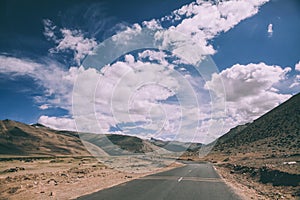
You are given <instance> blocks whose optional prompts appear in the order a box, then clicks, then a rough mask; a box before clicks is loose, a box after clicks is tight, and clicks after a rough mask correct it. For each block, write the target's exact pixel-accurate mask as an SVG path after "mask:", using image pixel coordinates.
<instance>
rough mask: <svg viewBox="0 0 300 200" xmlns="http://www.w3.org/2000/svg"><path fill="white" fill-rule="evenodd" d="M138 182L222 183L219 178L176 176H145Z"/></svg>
mask: <svg viewBox="0 0 300 200" xmlns="http://www.w3.org/2000/svg"><path fill="white" fill-rule="evenodd" d="M139 179H140V180H176V181H178V182H180V181H196V182H223V181H222V179H220V178H201V177H188V176H186V177H184V178H183V177H180V178H179V179H178V176H177V177H176V176H146V177H142V178H139Z"/></svg>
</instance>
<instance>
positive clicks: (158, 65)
mask: <svg viewBox="0 0 300 200" xmlns="http://www.w3.org/2000/svg"><path fill="white" fill-rule="evenodd" d="M266 2H267V0H251V1H243V0H230V1H221V2H219V3H213V2H209V1H202V0H198V1H196V2H193V3H191V4H188V5H185V6H183V7H181V8H180V9H178V10H175V11H174V12H173V13H172V14H171V15H169V16H166V17H164V18H162V19H160V20H156V19H153V20H150V21H145V22H143V23H142V24H141V25H139V24H134V25H132V26H130V27H127V28H126V29H125V30H123V31H120V32H119V33H117V34H116V35H114V36H112V41H113V42H115V43H116V44H120V45H123V46H124V45H126V43H127V42H128V41H130V40H132V38H134V37H135V36H136V35H138V34H141V33H142V31H143V29H148V30H151V31H153V35H154V36H155V39H156V42H157V41H161V44H162V45H161V48H162V49H169V50H171V53H173V54H175V55H176V56H178V57H180V58H185V60H186V61H188V62H187V63H191V64H195V63H197V62H198V61H199V60H201V58H202V56H203V55H212V54H214V53H215V52H216V50H215V49H214V47H213V46H212V45H211V44H210V42H209V41H210V40H211V39H213V38H214V37H216V36H217V35H218V34H220V33H221V32H226V31H228V30H230V29H231V28H233V27H234V26H236V25H237V24H238V23H239V22H241V21H242V20H244V19H246V18H249V17H251V16H253V15H255V14H256V13H258V11H259V7H260V6H261V5H263V4H264V3H266ZM166 21H168V23H165V22H166ZM166 24H168V25H166ZM44 35H45V37H46V38H47V39H48V40H49V41H53V42H54V43H55V45H56V46H55V47H54V48H52V49H50V52H52V53H60V52H69V51H70V52H73V53H74V60H75V61H76V63H77V64H80V62H81V60H82V59H83V58H84V57H85V56H86V55H91V54H93V51H92V50H93V49H94V48H95V47H96V45H97V44H98V43H97V42H96V40H95V39H94V38H87V37H85V35H84V33H83V32H82V31H80V30H75V29H72V30H70V29H66V28H58V27H57V26H55V25H54V24H53V22H52V21H51V20H48V19H46V20H44ZM137 42H139V41H137ZM167 58H168V55H166V54H165V52H163V51H153V50H145V51H143V52H140V53H138V56H137V57H134V56H133V55H126V56H125V59H124V60H125V61H122V62H121V61H118V62H116V63H114V64H111V65H108V66H105V67H103V68H102V69H101V70H100V71H98V70H96V69H93V68H88V69H84V68H83V67H71V68H70V69H68V70H64V67H62V66H60V64H59V63H55V62H53V61H47V62H41V63H40V62H35V61H32V60H27V59H21V58H13V57H5V56H1V57H0V61H1V62H0V63H2V65H0V66H4V67H0V72H1V73H10V74H15V75H28V76H30V77H32V78H33V79H35V80H37V82H38V83H39V84H41V86H43V87H44V88H45V97H39V98H36V101H37V102H38V103H39V104H40V105H41V106H40V109H47V108H48V107H52V106H57V107H61V108H64V109H67V110H68V111H69V112H70V114H71V113H72V111H74V112H75V113H72V114H74V116H73V117H74V118H68V117H65V116H64V117H49V116H41V117H40V119H39V123H42V124H45V125H47V126H50V127H52V128H57V129H67V130H75V129H76V126H75V122H74V121H75V119H76V122H79V124H77V126H78V125H79V131H87V132H102V133H108V132H109V130H110V128H111V127H115V126H116V125H117V126H118V127H122V128H123V130H124V131H123V132H119V133H126V134H137V132H138V133H139V134H137V135H138V136H141V137H152V136H157V137H158V138H162V139H167V138H169V139H178V140H184V141H191V140H194V141H201V142H210V141H211V140H213V139H215V138H216V137H217V136H220V134H222V133H224V131H222V130H221V127H222V126H220V124H222V121H224V120H223V118H224V115H223V114H222V112H218V113H215V114H213V118H212V113H211V112H212V111H211V109H215V108H211V107H212V105H211V104H210V102H208V101H205V102H200V101H199V99H201V98H199V97H202V96H205V95H203V94H201V95H200V94H195V91H196V93H201V90H199V89H196V90H195V87H204V83H203V84H202V85H201V84H199V83H200V81H198V80H197V77H195V76H194V75H192V74H189V73H188V70H186V69H185V68H182V67H181V72H182V73H178V72H177V71H176V70H174V65H173V64H171V63H169V61H168V59H167ZM1 59H2V60H1ZM142 60H143V61H142ZM145 60H147V61H145ZM153 62H154V63H153ZM3 63H4V64H3ZM184 63H186V62H184V61H183V60H182V61H181V62H179V64H184ZM48 65H51V66H50V67H46V66H48ZM50 69H51V71H50ZM288 70H289V69H281V68H280V67H279V66H267V65H266V64H263V63H260V64H249V65H247V66H242V65H235V66H233V67H232V68H230V69H227V70H224V71H223V72H221V73H219V74H215V75H214V76H213V77H212V80H210V81H209V82H208V83H207V84H206V85H205V87H206V89H209V90H210V91H212V92H214V93H215V94H216V95H220V94H222V92H221V90H222V87H221V86H222V85H220V84H221V82H220V79H221V78H222V79H223V81H224V84H225V89H226V92H227V96H226V97H224V98H226V103H227V105H228V110H227V111H228V113H229V117H228V118H226V119H225V122H226V127H225V129H228V128H232V127H233V126H234V125H237V124H239V123H243V122H248V121H250V120H253V119H254V118H255V117H257V116H259V115H260V114H262V113H264V112H266V111H268V110H269V109H271V108H273V107H274V106H276V105H277V104H278V103H279V102H282V101H283V100H285V99H286V98H288V95H282V94H280V93H279V92H278V91H277V88H276V87H275V84H276V83H279V82H280V81H281V80H282V79H284V78H285V74H286V73H287V72H288ZM74 83H75V88H74V91H73V90H72V89H73V84H74ZM177 94H181V96H180V95H177ZM176 95H177V96H176ZM53 96H54V97H53ZM72 96H73V100H74V99H75V102H74V101H73V110H72ZM176 98H178V99H177V101H175V100H174V99H176ZM197 98H198V99H197ZM170 99H172V100H170ZM195 99H196V100H195ZM199 103H202V104H200V106H199ZM223 103H224V102H223ZM221 104H222V102H220V104H219V105H214V106H215V107H216V108H217V109H218V107H220V108H221V107H222V106H221ZM199 121H200V126H198V123H199ZM95 124H96V125H95ZM77 128H78V127H77ZM137 128H140V129H137ZM99 130H101V131H99ZM205 134H208V135H205Z"/></svg>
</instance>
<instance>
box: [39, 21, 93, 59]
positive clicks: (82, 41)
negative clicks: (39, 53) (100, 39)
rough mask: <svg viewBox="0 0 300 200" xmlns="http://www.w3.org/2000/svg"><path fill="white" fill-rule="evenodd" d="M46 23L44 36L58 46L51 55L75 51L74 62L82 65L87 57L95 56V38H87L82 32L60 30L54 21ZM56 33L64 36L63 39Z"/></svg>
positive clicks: (52, 50) (51, 50)
mask: <svg viewBox="0 0 300 200" xmlns="http://www.w3.org/2000/svg"><path fill="white" fill-rule="evenodd" d="M43 22H44V29H45V30H44V35H45V36H46V38H47V39H48V40H52V41H53V42H55V44H56V45H57V46H56V47H54V48H52V49H50V52H51V53H59V52H65V51H70V50H71V51H73V54H74V60H75V61H76V63H77V64H80V62H81V60H82V59H83V58H84V57H85V56H86V55H91V54H93V49H94V48H95V47H96V46H97V42H96V40H95V38H86V37H84V35H83V33H82V32H81V31H80V30H69V29H66V28H62V29H59V31H57V30H56V29H57V27H56V26H54V25H53V23H52V21H51V20H49V19H46V20H44V21H43ZM56 32H59V33H60V34H62V38H58V36H57V34H56Z"/></svg>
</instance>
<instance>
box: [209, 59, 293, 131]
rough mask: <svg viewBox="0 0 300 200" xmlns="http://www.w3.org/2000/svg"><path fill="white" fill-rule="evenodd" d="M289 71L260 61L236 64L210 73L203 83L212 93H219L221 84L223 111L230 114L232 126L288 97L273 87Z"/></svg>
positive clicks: (256, 115)
mask: <svg viewBox="0 0 300 200" xmlns="http://www.w3.org/2000/svg"><path fill="white" fill-rule="evenodd" d="M290 71H291V69H290V68H285V69H282V68H281V67H279V66H269V65H266V64H264V63H258V64H253V63H251V64H248V65H240V64H236V65H234V66H232V67H231V68H227V69H225V70H223V71H222V72H221V73H219V74H214V75H213V77H212V79H211V80H210V81H208V82H207V83H206V85H205V87H206V88H207V89H209V90H210V91H212V92H214V94H216V95H223V93H222V89H223V85H224V88H225V94H226V97H225V98H226V106H227V115H228V116H229V117H230V118H232V121H233V122H234V124H230V127H233V126H234V125H238V124H241V123H246V122H250V121H252V120H254V119H255V118H257V117H259V116H261V115H263V114H264V113H266V112H267V111H269V110H271V109H272V108H274V107H276V106H277V105H279V104H280V103H282V102H284V101H285V100H287V99H288V98H289V97H291V95H288V94H281V93H279V92H278V90H277V89H276V85H277V84H280V82H281V81H284V80H285V79H286V74H287V73H288V72H290ZM220 79H221V80H222V82H220ZM227 125H228V124H227Z"/></svg>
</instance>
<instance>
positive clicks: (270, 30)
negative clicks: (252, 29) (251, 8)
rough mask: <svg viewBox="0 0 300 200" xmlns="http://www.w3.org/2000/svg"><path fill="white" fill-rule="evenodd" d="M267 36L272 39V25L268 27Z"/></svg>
mask: <svg viewBox="0 0 300 200" xmlns="http://www.w3.org/2000/svg"><path fill="white" fill-rule="evenodd" d="M268 34H269V37H272V35H273V24H269V25H268Z"/></svg>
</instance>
